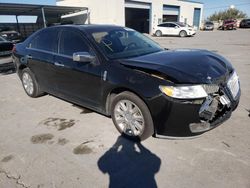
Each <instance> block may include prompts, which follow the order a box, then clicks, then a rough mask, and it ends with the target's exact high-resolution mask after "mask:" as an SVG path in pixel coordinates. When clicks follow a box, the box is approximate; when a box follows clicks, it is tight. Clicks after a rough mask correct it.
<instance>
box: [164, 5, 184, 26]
mask: <svg viewBox="0 0 250 188" xmlns="http://www.w3.org/2000/svg"><path fill="white" fill-rule="evenodd" d="M179 15H180V7H179V6H172V5H164V6H163V22H178V21H179Z"/></svg>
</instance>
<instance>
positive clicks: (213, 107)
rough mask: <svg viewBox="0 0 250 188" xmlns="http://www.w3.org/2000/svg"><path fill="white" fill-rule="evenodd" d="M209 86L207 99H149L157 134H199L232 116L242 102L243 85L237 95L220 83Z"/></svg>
mask: <svg viewBox="0 0 250 188" xmlns="http://www.w3.org/2000/svg"><path fill="white" fill-rule="evenodd" d="M209 89H210V91H209ZM206 90H207V91H208V97H207V98H205V99H195V100H179V99H178V100H177V99H172V98H170V97H167V96H165V95H160V96H158V97H156V98H154V99H153V100H152V101H149V102H150V103H151V104H150V105H149V106H150V110H151V113H152V116H153V121H154V125H155V136H157V137H158V136H160V137H162V136H168V137H189V136H196V135H199V134H202V133H204V132H206V131H208V130H211V129H213V128H215V127H217V126H219V125H220V124H222V123H223V122H225V121H226V120H227V119H229V118H230V116H231V114H232V111H234V110H235V109H236V107H237V106H238V103H239V100H240V94H241V91H240V89H239V90H238V92H237V95H235V96H233V95H232V94H231V92H230V89H229V88H228V87H227V86H224V87H219V86H218V91H216V89H214V88H213V89H211V87H210V88H206Z"/></svg>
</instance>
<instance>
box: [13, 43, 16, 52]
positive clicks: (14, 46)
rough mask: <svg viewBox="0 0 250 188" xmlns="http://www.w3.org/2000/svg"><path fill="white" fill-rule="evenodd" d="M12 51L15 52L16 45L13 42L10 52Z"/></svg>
mask: <svg viewBox="0 0 250 188" xmlns="http://www.w3.org/2000/svg"><path fill="white" fill-rule="evenodd" d="M13 52H16V45H15V44H13V48H12V53H13Z"/></svg>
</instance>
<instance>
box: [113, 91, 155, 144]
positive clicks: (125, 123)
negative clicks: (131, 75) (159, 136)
mask: <svg viewBox="0 0 250 188" xmlns="http://www.w3.org/2000/svg"><path fill="white" fill-rule="evenodd" d="M111 117H112V120H113V123H114V124H115V127H116V128H117V130H118V131H119V132H120V133H121V134H122V135H123V136H125V137H126V138H128V139H130V140H134V141H141V140H145V139H147V138H149V137H150V136H152V135H153V134H154V126H153V120H152V117H151V113H150V111H149V109H148V107H147V105H146V104H145V103H144V102H143V100H142V99H140V98H139V97H138V96H136V95H135V94H133V93H131V92H127V91H126V92H122V93H120V94H118V95H117V96H115V98H114V99H113V101H112V103H111Z"/></svg>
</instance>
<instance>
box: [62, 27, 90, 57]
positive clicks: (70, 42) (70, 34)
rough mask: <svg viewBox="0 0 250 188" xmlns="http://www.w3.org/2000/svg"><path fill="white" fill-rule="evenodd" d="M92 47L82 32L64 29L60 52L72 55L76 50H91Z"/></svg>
mask: <svg viewBox="0 0 250 188" xmlns="http://www.w3.org/2000/svg"><path fill="white" fill-rule="evenodd" d="M89 51H90V48H89V46H88V45H87V44H86V41H85V39H84V38H83V36H82V35H81V33H80V32H76V31H72V30H63V31H62V34H61V37H60V47H59V53H60V54H63V55H68V56H72V55H73V53H75V52H89Z"/></svg>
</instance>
